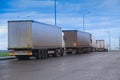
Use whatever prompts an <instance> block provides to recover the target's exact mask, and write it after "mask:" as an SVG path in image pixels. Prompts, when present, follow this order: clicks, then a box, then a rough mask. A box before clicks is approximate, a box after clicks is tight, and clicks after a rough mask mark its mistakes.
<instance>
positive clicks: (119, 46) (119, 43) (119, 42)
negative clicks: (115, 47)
mask: <svg viewBox="0 0 120 80" xmlns="http://www.w3.org/2000/svg"><path fill="white" fill-rule="evenodd" d="M119 50H120V35H119Z"/></svg>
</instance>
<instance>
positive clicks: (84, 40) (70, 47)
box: [63, 30, 92, 54]
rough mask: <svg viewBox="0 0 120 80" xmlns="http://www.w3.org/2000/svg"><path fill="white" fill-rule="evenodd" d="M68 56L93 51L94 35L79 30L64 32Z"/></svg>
mask: <svg viewBox="0 0 120 80" xmlns="http://www.w3.org/2000/svg"><path fill="white" fill-rule="evenodd" d="M63 33H64V41H65V48H66V53H67V54H70V53H72V54H76V53H85V52H91V51H92V35H91V34H90V33H87V32H82V31H78V30H63Z"/></svg>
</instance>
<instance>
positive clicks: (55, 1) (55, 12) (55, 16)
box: [54, 0, 57, 26]
mask: <svg viewBox="0 0 120 80" xmlns="http://www.w3.org/2000/svg"><path fill="white" fill-rule="evenodd" d="M54 9H55V10H54V11H55V26H57V22H56V20H57V18H56V0H55V1H54Z"/></svg>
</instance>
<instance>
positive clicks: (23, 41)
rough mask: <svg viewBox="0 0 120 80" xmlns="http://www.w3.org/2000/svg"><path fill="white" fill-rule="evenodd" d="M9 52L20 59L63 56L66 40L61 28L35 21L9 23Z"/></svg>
mask: <svg viewBox="0 0 120 80" xmlns="http://www.w3.org/2000/svg"><path fill="white" fill-rule="evenodd" d="M8 50H9V53H10V55H15V56H16V57H17V58H18V59H23V58H29V57H30V56H34V57H36V58H37V59H40V58H47V57H48V55H52V56H62V55H63V54H64V40H63V34H62V31H61V28H60V27H56V26H53V25H49V24H45V23H41V22H37V21H33V20H16V21H8Z"/></svg>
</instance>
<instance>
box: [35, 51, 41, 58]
mask: <svg viewBox="0 0 120 80" xmlns="http://www.w3.org/2000/svg"><path fill="white" fill-rule="evenodd" d="M34 54H35V57H36V59H38V60H39V59H40V53H39V51H35V52H34Z"/></svg>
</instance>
